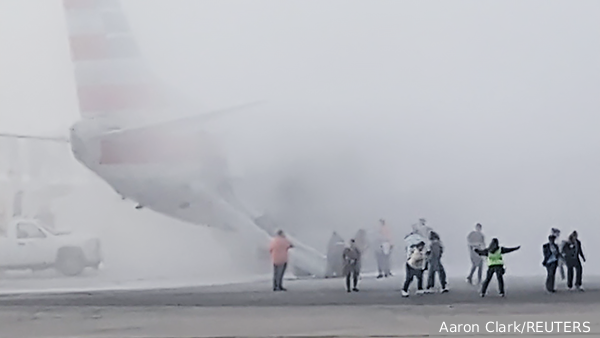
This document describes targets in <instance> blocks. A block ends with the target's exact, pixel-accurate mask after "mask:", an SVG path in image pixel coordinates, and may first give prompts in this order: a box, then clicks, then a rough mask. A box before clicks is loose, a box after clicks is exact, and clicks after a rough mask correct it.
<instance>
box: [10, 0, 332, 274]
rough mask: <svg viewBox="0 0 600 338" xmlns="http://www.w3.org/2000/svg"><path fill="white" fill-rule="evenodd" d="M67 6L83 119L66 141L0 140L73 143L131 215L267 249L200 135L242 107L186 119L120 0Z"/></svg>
mask: <svg viewBox="0 0 600 338" xmlns="http://www.w3.org/2000/svg"><path fill="white" fill-rule="evenodd" d="M63 6H64V9H65V17H66V20H67V27H68V34H69V35H68V38H69V45H70V49H71V58H72V61H73V65H74V73H75V74H74V76H75V80H76V86H77V97H78V103H79V110H80V113H81V119H80V120H79V121H78V122H76V123H75V124H74V125H73V126H72V128H71V130H70V137H69V138H55V137H35V136H29V135H8V134H2V135H0V136H5V137H22V138H27V137H30V138H31V137H33V138H37V139H45V140H49V141H63V142H69V143H70V144H71V149H72V152H73V154H74V156H75V158H76V159H77V160H78V161H79V162H81V163H82V164H83V165H84V166H86V167H87V168H89V169H90V170H92V171H93V172H95V173H96V174H97V175H98V176H99V177H100V178H102V179H103V180H104V181H106V182H107V183H108V184H109V185H110V186H111V187H112V188H113V189H114V190H115V191H116V192H117V193H118V194H119V195H120V196H122V198H123V199H129V200H132V201H135V202H136V203H138V206H137V208H149V209H152V210H154V211H157V212H160V213H163V214H166V215H169V216H172V217H175V218H178V219H181V220H184V221H187V222H189V223H193V224H197V225H204V226H210V227H215V228H218V229H222V230H224V231H232V232H235V233H237V234H238V235H241V236H242V238H244V240H245V241H246V242H248V243H249V244H251V245H253V246H254V248H255V249H256V248H257V247H262V248H266V247H267V243H268V242H267V240H268V239H269V238H270V236H272V230H273V229H272V228H271V229H267V228H266V227H264V226H262V225H259V222H256V219H257V217H258V215H256V214H253V213H252V212H251V211H249V209H248V208H246V207H245V206H244V205H243V204H242V203H241V202H240V201H239V200H238V199H237V198H236V197H235V194H234V191H233V189H232V186H231V184H230V177H229V174H228V170H227V161H226V158H225V157H224V154H223V152H222V151H220V149H219V148H218V147H217V145H216V144H215V143H214V142H213V141H212V140H211V138H210V136H209V135H208V134H207V133H206V132H205V131H203V126H204V124H205V123H206V122H207V121H209V120H211V119H214V118H216V117H218V116H220V115H221V114H223V113H227V112H229V111H230V110H235V109H239V108H242V107H235V108H233V109H226V110H223V111H217V112H209V113H204V114H200V115H190V114H189V113H186V112H189V109H190V108H189V107H186V106H184V105H182V104H181V100H179V99H176V98H175V97H173V96H172V95H171V94H170V92H169V90H167V89H166V88H165V87H164V86H163V85H162V84H161V82H160V81H159V80H158V79H157V78H155V77H154V76H153V75H152V72H151V71H150V69H149V68H148V67H147V65H146V63H145V62H144V59H143V57H142V55H141V53H140V50H139V48H138V45H137V43H136V41H135V39H134V36H133V34H132V32H131V30H130V26H129V24H128V20H127V18H126V16H125V14H124V12H123V10H122V8H121V6H120V3H119V1H118V0H63ZM292 241H294V239H293V238H292ZM294 244H295V246H296V248H295V249H294V250H293V251H294V252H292V253H291V256H292V257H291V260H292V262H293V263H292V264H293V267H295V271H296V272H298V271H302V272H304V273H305V274H308V275H313V276H323V275H324V273H325V266H326V258H325V257H324V256H323V255H321V254H320V253H318V252H316V251H315V250H313V249H311V248H309V247H307V246H305V245H303V244H302V243H298V242H297V241H294ZM244 250H247V248H245V249H244ZM239 254H240V255H245V256H248V252H239Z"/></svg>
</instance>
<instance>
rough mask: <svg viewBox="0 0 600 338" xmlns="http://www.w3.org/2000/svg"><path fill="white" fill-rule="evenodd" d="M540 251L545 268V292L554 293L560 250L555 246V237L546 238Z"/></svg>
mask: <svg viewBox="0 0 600 338" xmlns="http://www.w3.org/2000/svg"><path fill="white" fill-rule="evenodd" d="M542 251H543V253H544V261H543V262H542V265H543V266H545V267H546V272H547V275H546V290H547V291H548V292H551V293H554V292H556V289H555V288H554V283H555V281H556V269H557V268H558V262H559V261H560V259H561V257H560V256H561V254H560V249H559V248H558V245H556V236H554V235H550V236H548V243H546V244H544V245H543V246H542Z"/></svg>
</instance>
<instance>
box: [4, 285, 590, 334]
mask: <svg viewBox="0 0 600 338" xmlns="http://www.w3.org/2000/svg"><path fill="white" fill-rule="evenodd" d="M401 282H402V280H401V278H392V279H388V280H375V279H372V278H365V279H364V280H362V281H361V291H360V292H358V293H351V294H348V293H346V292H345V290H344V286H343V281H342V280H340V279H335V280H320V281H316V280H301V281H287V283H286V287H287V288H288V289H289V291H288V292H277V293H274V292H272V291H271V290H270V284H269V282H268V281H265V282H260V283H253V284H238V285H227V286H219V287H198V288H186V289H171V290H147V291H120V292H116V291H103V292H95V293H90V292H85V293H69V294H35V295H33V294H29V295H27V294H23V295H10V296H7V295H5V296H0V337H10V338H16V337H39V338H50V337H52V338H54V337H63V338H66V337H93V338H99V337H103V338H116V337H272V336H280V337H284V336H296V337H298V336H304V337H308V336H310V337H351V336H355V337H375V336H387V337H407V336H413V337H414V336H427V335H428V334H429V333H430V332H431V330H430V326H431V322H432V321H434V318H437V317H439V316H446V317H447V318H455V320H457V321H460V320H466V319H467V318H471V319H472V318H475V317H476V316H486V315H488V316H489V315H494V316H495V317H496V318H502V317H501V316H508V315H523V316H524V315H538V316H542V317H539V318H542V319H543V318H549V317H548V316H550V315H553V316H561V315H565V314H567V313H568V314H571V315H572V314H577V315H578V316H586V318H594V320H595V321H596V323H595V324H594V325H596V326H595V327H596V328H598V329H597V331H594V332H595V333H600V306H598V305H600V279H590V278H588V279H586V286H587V289H586V292H573V291H571V292H569V291H566V290H564V285H562V284H560V283H559V289H560V292H559V293H557V294H547V293H545V292H544V291H543V287H542V286H543V282H544V281H543V277H542V278H536V279H520V278H510V277H508V278H507V281H506V284H507V297H506V298H500V297H498V295H497V291H496V284H495V282H493V283H492V285H491V287H490V292H489V296H488V297H486V298H483V299H482V298H480V297H479V296H478V292H477V289H476V288H475V287H471V286H469V285H466V283H464V281H455V280H453V281H452V284H451V286H452V288H451V292H450V293H448V294H432V295H423V296H415V295H414V292H413V294H412V295H411V297H409V298H402V297H400V294H399V291H398V290H399V285H400V283H401ZM543 316H546V317H543ZM461 318H462V319H461Z"/></svg>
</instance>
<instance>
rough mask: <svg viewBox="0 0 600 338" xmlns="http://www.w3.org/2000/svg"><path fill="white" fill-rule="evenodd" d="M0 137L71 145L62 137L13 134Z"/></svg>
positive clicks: (1, 134)
mask: <svg viewBox="0 0 600 338" xmlns="http://www.w3.org/2000/svg"><path fill="white" fill-rule="evenodd" d="M0 137H6V138H16V139H28V140H40V141H52V142H60V143H69V142H70V141H69V139H68V138H66V137H60V136H36V135H24V134H12V133H0Z"/></svg>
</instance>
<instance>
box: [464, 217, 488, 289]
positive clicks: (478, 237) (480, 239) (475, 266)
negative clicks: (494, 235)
mask: <svg viewBox="0 0 600 338" xmlns="http://www.w3.org/2000/svg"><path fill="white" fill-rule="evenodd" d="M481 229H482V225H481V224H480V223H477V225H475V230H473V231H471V232H470V233H469V235H468V236H467V243H468V248H469V256H470V258H471V272H470V273H469V275H468V276H467V283H469V284H473V274H474V273H475V271H477V285H479V284H481V278H482V275H483V258H482V257H481V256H480V255H479V254H477V252H475V249H479V250H483V249H485V236H484V235H483V232H482V231H481Z"/></svg>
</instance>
